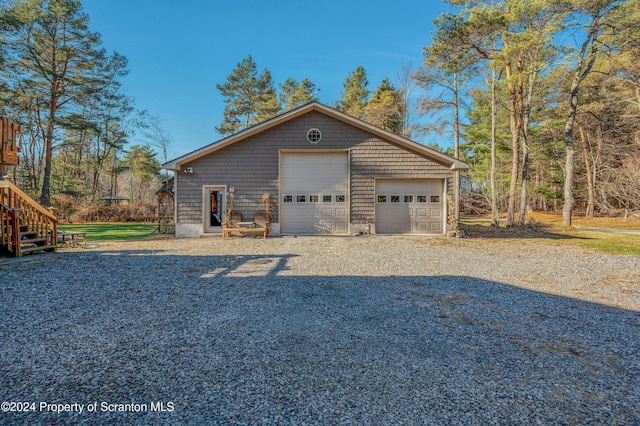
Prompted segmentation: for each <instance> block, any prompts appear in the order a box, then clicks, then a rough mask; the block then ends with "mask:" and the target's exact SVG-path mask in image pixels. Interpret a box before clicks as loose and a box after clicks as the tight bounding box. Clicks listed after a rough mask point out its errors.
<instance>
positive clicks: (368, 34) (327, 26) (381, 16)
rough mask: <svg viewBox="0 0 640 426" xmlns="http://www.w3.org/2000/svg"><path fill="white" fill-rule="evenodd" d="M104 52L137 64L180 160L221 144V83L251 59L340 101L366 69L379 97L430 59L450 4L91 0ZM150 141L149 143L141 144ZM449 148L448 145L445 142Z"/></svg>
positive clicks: (139, 94)
mask: <svg viewBox="0 0 640 426" xmlns="http://www.w3.org/2000/svg"><path fill="white" fill-rule="evenodd" d="M82 3H83V6H84V10H85V12H86V13H87V14H88V15H89V16H90V28H91V29H92V31H97V32H99V33H101V34H102V39H103V45H104V47H105V48H106V49H107V50H109V51H111V52H113V51H117V52H118V53H121V54H123V55H124V56H126V57H127V58H128V59H129V69H130V74H129V75H128V76H127V77H126V79H125V81H124V83H125V87H126V90H127V93H128V94H129V95H130V96H132V97H134V98H135V100H136V107H137V108H138V109H145V110H148V111H149V112H150V113H151V114H154V115H158V116H160V118H161V120H162V125H163V128H164V129H166V130H167V131H168V132H169V133H170V134H171V136H172V138H173V157H176V156H179V155H182V154H185V153H187V152H189V151H192V150H194V149H197V148H199V147H201V146H204V145H206V144H209V143H211V142H214V141H215V140H217V139H219V135H218V134H217V133H216V131H215V126H216V125H218V124H219V123H220V122H221V121H222V113H223V110H224V101H223V98H222V96H221V95H220V93H219V92H218V91H217V89H216V84H218V83H219V84H222V83H224V82H225V80H226V77H227V76H228V75H229V74H230V73H231V71H232V70H233V69H234V68H235V66H236V65H237V63H238V62H240V61H241V60H242V59H243V58H245V57H246V56H247V55H249V54H251V55H252V56H253V59H254V61H255V62H256V63H257V65H258V67H259V69H260V70H262V69H263V68H268V69H269V71H271V74H272V76H273V79H274V81H275V82H276V84H277V83H281V82H284V80H285V79H286V78H287V77H293V78H295V79H297V80H298V81H300V80H302V79H304V78H308V79H310V80H311V81H312V82H313V83H315V85H316V87H317V88H319V89H320V92H319V98H320V101H321V102H323V103H325V104H332V103H333V102H334V101H335V100H336V99H337V98H339V96H340V90H341V89H342V82H343V81H344V79H345V77H346V76H347V74H348V73H349V72H351V71H352V70H354V69H355V68H356V67H357V66H358V65H362V66H364V68H365V69H366V70H367V75H368V79H369V89H370V90H373V89H375V87H376V86H377V85H378V84H379V83H380V81H381V80H382V79H383V78H384V77H385V76H388V77H389V78H391V79H392V80H394V79H395V77H396V74H397V72H398V71H399V70H400V69H401V67H402V65H403V64H406V63H408V62H412V64H413V66H414V67H415V66H418V65H419V64H420V63H421V61H422V47H423V46H426V45H428V44H429V40H430V35H431V34H430V33H431V31H432V29H433V24H432V21H433V20H434V19H435V18H436V17H437V16H438V15H439V14H440V13H442V12H444V11H445V10H447V5H446V4H444V3H442V2H440V1H435V0H433V1H430V0H422V1H414V0H410V1H402V0H401V1H395V2H391V1H378V0H369V1H348V0H345V1H333V0H323V1H317V2H307V1H296V2H294V1H290V0H284V1H278V2H275V1H267V0H263V1H242V0H237V1H230V0H229V1H204V0H183V1H177V0H173V1H171V0H127V1H124V0H83V1H82ZM141 142H144V141H143V140H142V139H141V138H140V137H138V138H134V139H133V140H132V143H141ZM443 145H446V143H444V144H443Z"/></svg>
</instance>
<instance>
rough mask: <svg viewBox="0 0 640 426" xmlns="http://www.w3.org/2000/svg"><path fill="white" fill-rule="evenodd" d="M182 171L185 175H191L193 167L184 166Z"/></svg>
mask: <svg viewBox="0 0 640 426" xmlns="http://www.w3.org/2000/svg"><path fill="white" fill-rule="evenodd" d="M182 171H183V172H184V174H185V175H189V176H191V175H192V174H193V167H185V168H184V170H182Z"/></svg>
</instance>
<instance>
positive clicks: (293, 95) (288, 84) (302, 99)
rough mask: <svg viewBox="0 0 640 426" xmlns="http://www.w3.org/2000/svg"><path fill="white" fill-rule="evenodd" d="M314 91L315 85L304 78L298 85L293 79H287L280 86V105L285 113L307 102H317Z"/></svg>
mask: <svg viewBox="0 0 640 426" xmlns="http://www.w3.org/2000/svg"><path fill="white" fill-rule="evenodd" d="M316 90H317V89H316V85H315V84H313V83H312V82H311V81H309V80H308V79H306V78H305V79H304V80H302V81H301V82H300V83H299V84H298V82H297V81H296V80H295V79H294V78H291V77H289V78H287V80H286V81H285V82H284V84H281V85H280V103H281V104H282V105H283V107H284V110H285V111H289V110H291V109H294V108H297V107H299V106H302V105H304V104H308V103H309V102H314V101H316V102H317V101H318V98H317V97H316V95H315V92H316Z"/></svg>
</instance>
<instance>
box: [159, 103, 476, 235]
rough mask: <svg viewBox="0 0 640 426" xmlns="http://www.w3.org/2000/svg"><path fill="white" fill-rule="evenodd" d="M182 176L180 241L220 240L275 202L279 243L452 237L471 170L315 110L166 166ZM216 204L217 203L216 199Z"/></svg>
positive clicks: (314, 106)
mask: <svg viewBox="0 0 640 426" xmlns="http://www.w3.org/2000/svg"><path fill="white" fill-rule="evenodd" d="M163 168H165V169H167V170H173V171H174V172H175V173H176V179H175V183H174V193H175V209H176V212H175V218H176V237H197V236H201V235H203V234H216V233H221V232H222V227H221V224H220V222H222V221H224V215H225V212H226V211H227V208H228V205H227V204H228V202H229V199H230V195H231V194H233V211H234V212H236V213H241V214H242V218H243V220H251V219H252V218H253V217H254V216H255V214H256V213H258V212H260V211H264V205H263V204H262V202H261V199H262V195H263V194H264V193H268V194H270V196H271V200H272V201H273V205H274V210H273V222H272V234H275V235H277V234H285V235H329V234H335V235H347V234H353V233H357V232H363V231H365V230H366V229H370V230H371V232H374V233H379V234H444V233H445V232H446V225H447V222H446V218H447V198H448V197H449V196H451V188H452V186H453V185H452V184H453V178H454V176H455V172H456V171H457V170H464V169H467V168H468V166H467V164H466V163H464V162H462V161H459V160H456V159H454V158H452V157H450V156H448V155H445V154H442V153H440V152H438V151H435V150H433V149H431V148H428V147H425V146H423V145H420V144H418V143H416V142H413V141H411V140H409V139H406V138H403V137H401V136H398V135H396V134H393V133H390V132H388V131H386V130H382V129H379V128H377V127H375V126H372V125H370V124H368V123H365V122H363V121H361V120H358V119H356V118H353V117H351V116H349V115H346V114H343V113H341V112H339V111H337V110H334V109H332V108H329V107H327V106H324V105H322V104H319V103H317V102H314V103H310V104H307V105H304V106H302V107H300V108H297V109H294V110H291V111H288V112H286V113H284V114H282V115H280V116H277V117H275V118H272V119H270V120H268V121H266V122H264V123H261V124H259V125H256V126H253V127H250V128H248V129H246V130H244V131H242V132H239V133H237V134H235V135H232V136H229V137H227V138H225V139H222V140H220V141H218V142H215V143H213V144H210V145H207V146H205V147H203V148H201V149H198V150H196V151H193V152H191V153H189V154H186V155H184V156H182V157H179V158H177V159H175V160H172V161H170V162H168V163H166V164H164V165H163ZM212 194H213V195H212Z"/></svg>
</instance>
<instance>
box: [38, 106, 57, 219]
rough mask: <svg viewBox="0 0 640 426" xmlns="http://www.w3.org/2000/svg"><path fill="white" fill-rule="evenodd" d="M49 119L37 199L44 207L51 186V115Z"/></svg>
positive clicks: (46, 205)
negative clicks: (38, 197)
mask: <svg viewBox="0 0 640 426" xmlns="http://www.w3.org/2000/svg"><path fill="white" fill-rule="evenodd" d="M54 114H55V112H54ZM49 121H50V123H49V124H48V125H47V135H46V136H45V138H44V174H43V176H42V189H41V190H40V199H39V202H40V204H41V205H43V206H45V207H48V206H49V205H50V202H49V190H50V187H51V161H52V159H53V123H52V119H51V116H50V119H49Z"/></svg>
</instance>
